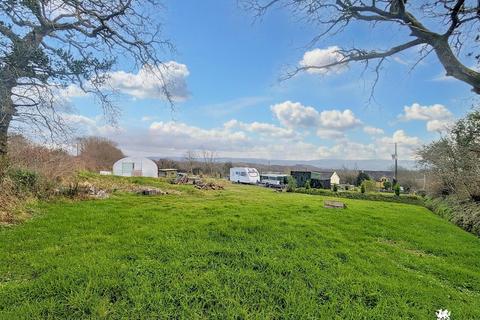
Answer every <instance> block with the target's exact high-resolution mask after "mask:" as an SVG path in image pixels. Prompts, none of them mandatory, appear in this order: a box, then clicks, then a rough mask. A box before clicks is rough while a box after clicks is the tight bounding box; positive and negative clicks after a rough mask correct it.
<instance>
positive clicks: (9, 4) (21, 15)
mask: <svg viewBox="0 0 480 320" xmlns="http://www.w3.org/2000/svg"><path fill="white" fill-rule="evenodd" d="M161 9H162V7H161V5H160V3H159V2H158V1H157V0H108V1H107V0H105V1H103V0H28V1H24V0H2V1H0V156H4V155H5V154H6V152H7V132H8V130H9V128H10V127H11V125H12V121H13V123H14V124H17V125H19V126H23V127H28V128H30V129H32V128H36V129H38V131H41V132H48V133H49V135H51V136H53V135H56V134H63V133H65V121H64V120H63V119H62V115H61V112H59V109H58V104H57V102H58V96H59V93H58V92H59V89H61V88H66V87H68V86H70V85H76V86H78V87H79V88H80V89H81V90H82V91H83V92H86V93H91V94H93V95H94V96H95V97H97V98H98V101H99V102H100V104H101V106H102V108H103V111H104V114H105V115H106V116H107V118H108V119H110V120H112V119H115V115H116V113H117V111H118V110H117V109H116V107H115V105H114V104H113V103H112V101H113V100H112V99H111V93H112V91H111V90H106V87H107V85H108V78H109V71H111V70H113V68H114V67H115V65H116V62H117V58H118V57H122V59H124V60H122V62H125V59H131V60H132V61H133V62H134V65H135V67H137V68H140V67H146V68H148V69H149V70H150V71H151V72H152V74H153V76H155V77H157V78H158V82H159V84H160V88H159V90H162V91H163V93H164V95H165V97H166V99H167V100H169V101H170V102H172V99H171V96H170V94H169V92H168V88H167V84H166V81H164V80H165V76H164V75H165V68H166V65H165V64H162V59H160V57H159V53H160V52H164V50H165V49H171V45H170V43H169V42H168V41H166V40H164V39H162V38H161V37H160V25H159V24H158V22H157V20H156V19H155V17H154V14H155V13H158V12H160V11H161ZM162 50H163V51H162Z"/></svg>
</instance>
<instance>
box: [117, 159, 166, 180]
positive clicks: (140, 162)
mask: <svg viewBox="0 0 480 320" xmlns="http://www.w3.org/2000/svg"><path fill="white" fill-rule="evenodd" d="M113 174H114V175H116V176H123V177H152V178H158V167H157V165H156V164H155V162H153V161H152V160H150V159H147V158H141V157H127V158H123V159H120V160H118V161H117V162H115V163H114V165H113Z"/></svg>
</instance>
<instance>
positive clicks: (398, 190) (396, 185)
mask: <svg viewBox="0 0 480 320" xmlns="http://www.w3.org/2000/svg"><path fill="white" fill-rule="evenodd" d="M393 191H395V195H396V196H397V197H400V185H399V184H398V183H397V184H395V185H394V186H393Z"/></svg>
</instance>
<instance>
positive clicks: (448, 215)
mask: <svg viewBox="0 0 480 320" xmlns="http://www.w3.org/2000/svg"><path fill="white" fill-rule="evenodd" d="M425 206H426V207H427V208H428V209H430V210H432V211H433V212H434V213H435V214H437V215H439V216H440V217H442V218H444V219H446V220H448V221H450V222H452V223H454V224H456V225H457V226H459V227H460V228H462V229H464V230H466V231H468V232H471V233H473V234H475V235H476V236H480V204H479V203H477V202H474V201H462V200H459V199H457V198H456V197H455V196H448V197H444V198H426V199H425Z"/></svg>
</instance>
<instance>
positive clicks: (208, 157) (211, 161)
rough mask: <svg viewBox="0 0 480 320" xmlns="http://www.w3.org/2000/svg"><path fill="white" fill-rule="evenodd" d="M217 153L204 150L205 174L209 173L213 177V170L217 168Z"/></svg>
mask: <svg viewBox="0 0 480 320" xmlns="http://www.w3.org/2000/svg"><path fill="white" fill-rule="evenodd" d="M216 157H217V153H216V152H215V151H211V150H202V158H203V164H204V166H205V172H208V173H209V174H210V175H211V176H213V169H214V167H215V160H216Z"/></svg>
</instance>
